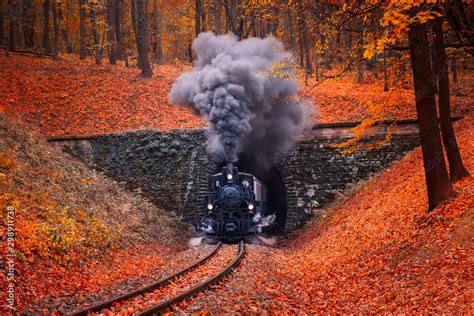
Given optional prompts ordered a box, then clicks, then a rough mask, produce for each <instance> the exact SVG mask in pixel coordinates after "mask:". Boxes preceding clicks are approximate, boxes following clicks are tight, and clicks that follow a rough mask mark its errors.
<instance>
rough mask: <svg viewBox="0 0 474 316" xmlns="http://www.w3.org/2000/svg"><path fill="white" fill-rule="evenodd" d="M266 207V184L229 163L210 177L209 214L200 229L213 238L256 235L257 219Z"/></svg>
mask: <svg viewBox="0 0 474 316" xmlns="http://www.w3.org/2000/svg"><path fill="white" fill-rule="evenodd" d="M265 208H266V190H265V186H264V185H263V184H262V183H261V182H260V180H258V179H257V178H255V177H254V176H253V175H251V174H248V173H242V172H239V171H238V169H237V167H234V166H233V164H227V166H225V167H223V168H222V171H221V172H220V173H217V174H214V175H212V176H210V177H209V183H208V194H207V197H206V215H205V216H204V218H203V219H202V220H201V223H200V228H201V230H203V231H204V232H205V234H206V237H208V238H210V239H220V240H221V239H222V240H241V239H246V238H249V237H252V236H254V235H255V234H256V229H255V222H254V218H255V215H256V214H257V213H264V210H265Z"/></svg>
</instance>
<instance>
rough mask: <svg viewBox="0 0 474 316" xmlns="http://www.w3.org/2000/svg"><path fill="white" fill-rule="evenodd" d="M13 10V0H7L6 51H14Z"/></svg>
mask: <svg viewBox="0 0 474 316" xmlns="http://www.w3.org/2000/svg"><path fill="white" fill-rule="evenodd" d="M15 22H16V21H15V8H14V7H13V0H8V42H7V54H8V51H12V50H15Z"/></svg>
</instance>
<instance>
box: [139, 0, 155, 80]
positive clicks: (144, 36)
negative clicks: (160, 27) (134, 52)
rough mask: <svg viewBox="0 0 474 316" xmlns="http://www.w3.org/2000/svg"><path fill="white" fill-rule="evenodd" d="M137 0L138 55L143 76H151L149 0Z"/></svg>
mask: <svg viewBox="0 0 474 316" xmlns="http://www.w3.org/2000/svg"><path fill="white" fill-rule="evenodd" d="M136 1H137V31H138V42H137V47H138V55H139V56H140V61H141V67H140V68H141V69H142V73H141V75H142V77H144V78H150V77H151V76H152V75H153V71H152V69H151V65H150V59H149V57H148V23H147V16H148V14H147V1H146V0H136Z"/></svg>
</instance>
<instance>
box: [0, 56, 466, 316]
mask: <svg viewBox="0 0 474 316" xmlns="http://www.w3.org/2000/svg"><path fill="white" fill-rule="evenodd" d="M188 68H189V66H176V65H166V66H161V67H159V68H156V69H155V75H154V77H153V78H152V79H150V80H143V79H140V78H139V76H138V70H136V69H131V68H130V69H125V68H123V67H112V66H109V65H104V66H100V67H97V66H96V65H94V64H93V63H92V62H90V61H79V60H77V59H76V58H75V57H68V56H66V57H65V58H64V59H63V60H61V61H54V60H51V59H48V58H32V57H25V56H18V55H13V56H12V57H10V58H5V57H4V56H3V54H1V53H0V136H1V139H0V145H1V146H2V148H1V149H2V152H1V156H0V184H1V187H0V189H1V191H0V194H1V195H0V198H1V199H0V206H1V207H2V209H4V206H5V205H15V206H16V207H17V209H18V212H17V213H18V215H17V224H18V225H19V226H18V229H20V234H19V237H18V238H19V239H18V242H19V243H20V246H22V247H24V248H22V249H21V250H22V253H23V255H22V256H21V257H19V258H18V265H17V272H18V276H17V289H18V291H19V292H18V293H19V295H18V302H17V306H18V308H19V309H21V310H24V309H27V310H29V311H39V310H43V311H52V310H60V311H71V310H72V309H74V308H75V307H80V306H85V305H88V304H91V303H93V302H96V301H97V300H101V299H104V298H107V297H110V296H116V295H117V294H122V293H124V292H126V291H129V290H131V289H134V288H136V287H138V286H140V285H142V284H143V283H147V282H150V281H151V280H152V279H153V278H159V277H161V276H163V275H166V274H167V273H169V272H170V271H175V270H176V269H178V268H180V267H182V266H184V265H186V263H188V262H192V261H194V260H196V258H199V257H202V256H203V255H205V254H206V253H207V252H208V251H209V249H210V248H209V246H203V247H194V248H190V249H187V250H185V251H182V250H183V239H182V238H180V236H176V234H175V233H174V232H175V231H179V232H182V233H183V234H184V235H185V234H186V233H185V231H186V227H184V226H180V224H179V223H177V221H176V219H175V218H173V217H168V216H167V215H165V214H163V213H162V211H161V210H160V209H159V208H157V207H155V206H153V205H151V204H150V203H148V202H147V201H146V200H143V199H141V198H140V196H137V194H136V193H131V192H127V191H126V190H124V189H122V188H121V187H120V185H119V184H118V183H115V182H114V181H112V180H110V179H108V178H107V177H105V176H104V175H102V174H100V173H96V172H94V171H92V170H89V169H87V168H86V167H84V166H83V165H82V164H80V163H78V162H76V161H74V160H72V159H71V158H70V157H68V156H67V155H65V154H63V153H61V152H60V151H59V150H58V149H56V148H53V147H51V146H50V145H48V144H47V143H46V142H45V141H44V139H43V137H42V136H58V135H89V134H100V133H109V132H118V131H123V130H130V129H141V128H154V129H161V130H167V129H173V128H196V127H204V122H203V121H202V120H201V119H199V118H197V117H196V116H194V115H193V114H191V113H190V112H189V111H188V110H186V109H184V108H179V107H173V106H170V105H168V103H167V92H168V91H169V88H170V85H171V84H172V82H173V80H174V79H175V78H176V77H177V76H178V75H179V73H181V72H182V71H184V70H185V69H188ZM472 83H473V81H472V79H470V78H467V79H466V80H464V81H463V82H461V83H459V84H456V85H454V86H453V104H454V106H453V112H454V115H462V116H464V117H465V118H464V119H463V120H461V121H458V122H457V123H456V125H455V128H456V133H457V137H458V140H459V145H460V148H461V154H462V157H463V159H464V162H465V164H466V167H467V168H468V170H469V171H470V172H471V174H472V173H473V172H474V159H473V156H474V155H473V154H474V141H473V137H472V135H474V117H473V115H472V112H471V111H472V108H473V93H472V92H473V91H472V89H473V84H472ZM312 84H314V82H310V85H309V86H308V87H303V88H302V94H303V95H306V96H307V97H309V98H311V99H313V101H314V103H315V106H316V108H317V111H318V112H319V117H318V118H317V119H316V120H317V121H315V122H320V123H321V122H323V123H326V122H337V121H357V120H361V119H363V118H366V117H368V116H370V115H372V116H375V117H376V118H389V119H401V118H415V111H414V104H413V99H414V98H413V93H412V91H410V90H403V89H397V90H392V91H391V92H389V93H383V92H382V83H381V81H370V80H369V79H367V82H365V83H363V84H357V83H354V82H353V79H352V78H347V77H344V78H340V79H334V80H328V81H325V82H324V83H322V84H319V85H317V86H314V87H313V86H312ZM380 105H383V106H380ZM341 118H342V119H341ZM16 122H19V124H18V123H16ZM25 129H26V130H28V132H25V131H24V130H25ZM30 133H32V134H33V136H32V135H30ZM4 147H5V148H6V151H4ZM424 181H425V180H424V173H423V163H422V157H421V150H420V148H417V149H415V150H414V151H412V152H410V153H408V154H407V155H406V156H405V157H404V158H403V159H402V160H400V161H399V162H397V163H395V164H394V165H393V166H391V167H390V168H388V169H386V170H385V171H383V172H381V173H380V174H378V175H376V176H374V177H373V178H371V179H369V180H367V181H365V182H364V183H362V184H359V185H357V186H356V187H354V188H353V189H352V190H351V191H350V192H347V193H346V194H345V195H344V196H341V197H340V198H339V199H338V200H337V201H336V202H335V203H334V204H333V205H331V206H329V207H328V208H327V209H326V212H325V213H324V214H325V215H324V217H323V218H322V219H321V220H319V221H318V222H311V223H309V224H307V225H306V227H305V228H304V229H303V230H302V231H299V232H297V233H295V234H293V235H291V236H289V237H288V238H287V239H286V240H284V242H283V244H282V245H281V247H278V248H268V247H263V246H256V245H250V246H248V254H247V256H246V258H245V260H244V261H243V263H242V265H241V266H240V267H239V268H238V269H237V270H236V272H235V275H234V277H232V278H229V279H228V280H227V281H226V282H224V283H223V284H221V285H218V286H216V287H215V289H214V290H213V291H210V292H208V293H206V295H198V296H197V297H196V298H195V299H194V300H192V301H190V302H189V301H188V302H187V303H186V304H185V305H180V306H178V307H177V308H178V310H180V311H183V312H192V311H201V312H211V313H229V312H242V313H246V314H247V313H250V314H260V313H262V312H263V311H267V312H273V313H278V312H281V311H282V310H284V311H287V312H289V313H328V312H332V313H354V312H371V313H381V312H392V313H395V312H396V313H413V312H427V313H446V312H457V313H469V312H470V311H472V305H471V304H472V292H470V291H472V281H473V272H472V255H473V253H472V250H473V249H474V247H473V246H474V245H473V236H472V232H473V231H474V227H473V225H474V213H473V212H474V208H473V204H474V203H473V201H474V190H473V188H474V178H473V176H469V177H466V178H464V179H462V180H460V181H458V182H457V183H455V185H454V187H455V190H456V195H455V196H454V197H452V198H450V199H449V200H447V201H446V202H444V203H443V204H442V205H440V206H439V207H438V208H436V209H435V210H434V211H432V212H430V213H427V212H426V209H427V203H426V190H425V185H424ZM104 196H105V197H106V198H103V197H104ZM130 201H133V203H131V202H130ZM123 222H125V223H127V224H126V225H120V223H123ZM58 223H60V225H57V224H58ZM4 224H5V218H3V217H2V225H1V226H0V233H1V235H2V236H3V235H4V232H5V225H4ZM158 224H160V225H162V226H160V229H159V232H158V233H157V232H154V231H153V225H158ZM54 225H57V226H58V227H61V229H63V231H57V232H56V233H58V234H59V233H62V234H64V235H65V236H67V237H68V239H65V240H63V239H61V241H58V240H57V239H56V238H54V239H53V241H52V242H51V235H50V232H51V231H54V229H53V227H55V226H54ZM90 225H95V226H94V227H96V228H97V229H96V230H95V233H94V235H91V236H90V237H91V242H90V243H86V242H84V240H82V239H81V238H78V236H81V235H83V234H89V233H90V232H89V231H88V230H87V229H86V228H87V227H90ZM30 232H31V233H30ZM115 232H119V233H115ZM48 234H49V235H48ZM32 236H36V237H35V238H32ZM124 236H131V237H130V238H125V237H124ZM76 240H78V241H77V242H76ZM50 242H51V245H53V246H54V247H53V248H51V245H49V244H48V243H50ZM2 247H3V245H2ZM64 249H69V251H68V252H66V253H65V252H64ZM52 254H53V255H52ZM0 269H3V270H4V269H5V265H3V266H0ZM1 277H2V278H4V279H3V280H2V284H6V283H7V282H4V281H6V279H5V275H4V274H3V273H2V274H1ZM89 280H91V281H89ZM2 287H3V286H2ZM5 295H6V291H5V290H4V289H1V292H0V300H1V301H2V302H5ZM2 304H3V303H2ZM1 307H2V309H0V311H4V310H5V307H4V305H2V306H1Z"/></svg>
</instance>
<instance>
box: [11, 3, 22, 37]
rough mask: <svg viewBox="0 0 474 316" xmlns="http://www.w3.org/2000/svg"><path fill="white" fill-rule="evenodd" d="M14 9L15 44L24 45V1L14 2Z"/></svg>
mask: <svg viewBox="0 0 474 316" xmlns="http://www.w3.org/2000/svg"><path fill="white" fill-rule="evenodd" d="M13 8H14V10H15V11H14V20H15V23H14V26H15V28H14V32H15V35H14V36H15V44H16V46H21V45H22V32H20V27H23V24H24V21H23V1H22V0H16V1H13Z"/></svg>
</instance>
